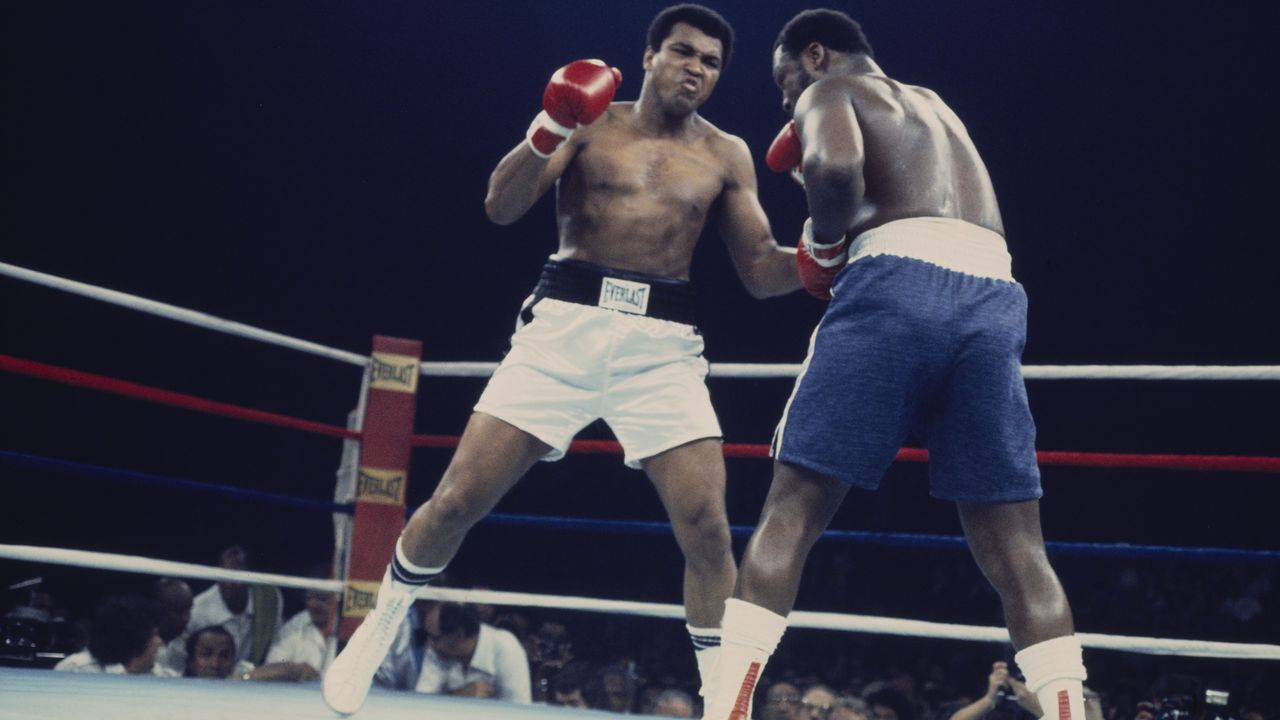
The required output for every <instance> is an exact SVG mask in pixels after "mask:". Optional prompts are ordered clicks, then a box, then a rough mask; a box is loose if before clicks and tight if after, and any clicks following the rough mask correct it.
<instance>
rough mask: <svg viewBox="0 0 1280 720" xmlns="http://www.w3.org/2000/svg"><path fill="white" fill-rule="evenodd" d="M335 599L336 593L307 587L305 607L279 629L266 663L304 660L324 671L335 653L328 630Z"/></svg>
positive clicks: (320, 672) (316, 668)
mask: <svg viewBox="0 0 1280 720" xmlns="http://www.w3.org/2000/svg"><path fill="white" fill-rule="evenodd" d="M334 601H335V598H334V594H333V593H330V592H325V591H323V590H308V591H307V593H306V596H305V602H306V609H304V610H302V611H301V612H299V613H298V614H296V615H294V616H293V617H291V618H289V621H288V622H286V623H285V624H284V625H283V626H281V627H280V630H279V631H277V632H276V639H275V642H273V643H272V644H271V650H270V651H269V652H268V653H267V662H268V663H282V662H294V663H305V664H307V665H309V666H310V667H311V668H312V669H314V670H315V671H316V673H318V674H322V673H323V672H324V670H325V668H326V667H328V665H329V661H330V660H331V659H332V658H333V656H334V654H335V647H334V638H333V637H332V634H331V633H330V630H329V625H330V620H331V618H332V617H333V605H334Z"/></svg>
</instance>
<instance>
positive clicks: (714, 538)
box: [671, 498, 731, 566]
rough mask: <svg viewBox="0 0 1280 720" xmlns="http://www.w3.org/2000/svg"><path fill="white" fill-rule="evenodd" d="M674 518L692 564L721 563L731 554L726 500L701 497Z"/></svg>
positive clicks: (683, 546)
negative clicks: (725, 507)
mask: <svg viewBox="0 0 1280 720" xmlns="http://www.w3.org/2000/svg"><path fill="white" fill-rule="evenodd" d="M671 522H672V525H673V527H674V528H675V532H676V537H677V538H678V539H679V540H680V546H681V549H682V550H683V551H684V554H685V557H686V559H687V560H688V562H689V563H690V564H692V565H697V566H718V565H721V564H723V563H724V561H725V559H726V558H728V557H730V552H731V551H730V537H729V521H728V518H727V517H726V516H725V510H724V506H723V504H721V503H719V502H716V501H714V500H712V499H710V498H707V499H702V500H699V501H698V502H695V503H691V504H689V505H688V506H687V507H685V508H683V509H682V510H681V511H680V512H679V513H678V514H677V515H675V516H674V517H672V518H671Z"/></svg>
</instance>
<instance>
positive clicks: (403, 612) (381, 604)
mask: <svg viewBox="0 0 1280 720" xmlns="http://www.w3.org/2000/svg"><path fill="white" fill-rule="evenodd" d="M412 606H413V591H412V590H411V589H408V588H405V587H404V586H403V585H398V584H396V583H392V582H391V569H390V568H388V569H387V574H386V575H384V576H383V577H382V586H381V587H379V588H378V600H377V603H376V604H375V605H374V608H373V610H371V611H370V612H369V614H368V615H366V616H365V618H364V621H363V622H362V623H360V627H358V628H356V631H355V632H354V633H352V635H351V639H350V640H349V641H347V646H346V647H345V648H343V649H342V652H341V653H338V657H336V658H334V660H333V664H331V665H330V666H329V668H328V670H326V671H325V674H324V682H323V683H322V685H321V689H322V692H323V694H324V702H325V704H326V705H328V706H329V709H331V710H333V711H334V712H336V713H338V714H340V715H350V714H352V713H354V712H355V711H357V710H359V709H360V706H361V705H364V699H365V698H366V697H368V696H369V686H370V685H372V684H373V675H374V673H376V672H377V671H378V666H380V665H381V664H382V660H383V659H384V658H385V657H386V656H387V651H388V650H390V649H391V643H392V642H393V641H394V640H395V637H396V631H397V630H398V629H399V627H400V624H401V623H402V622H404V619H405V616H407V615H408V614H409V608H410V607H412Z"/></svg>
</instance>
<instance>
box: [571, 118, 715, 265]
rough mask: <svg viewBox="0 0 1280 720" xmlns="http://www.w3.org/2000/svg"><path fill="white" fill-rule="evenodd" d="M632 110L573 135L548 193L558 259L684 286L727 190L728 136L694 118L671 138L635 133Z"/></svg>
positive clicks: (640, 132)
mask: <svg viewBox="0 0 1280 720" xmlns="http://www.w3.org/2000/svg"><path fill="white" fill-rule="evenodd" d="M634 107H635V106H634V103H614V104H613V105H612V106H610V108H609V110H608V111H607V112H606V113H605V114H604V115H603V116H601V117H600V118H599V119H598V120H596V121H595V122H594V123H592V124H591V125H590V126H588V127H587V128H585V129H583V130H581V131H580V132H581V133H582V137H581V139H580V140H579V138H578V137H577V136H575V138H574V139H575V141H579V142H580V145H579V147H578V148H577V152H576V154H575V155H574V156H573V159H572V160H571V161H570V163H569V165H568V167H567V168H566V169H565V172H564V174H563V175H561V176H560V180H559V183H558V185H557V193H556V218H557V223H558V225H559V235H560V249H559V254H560V255H561V256H562V257H569V258H574V259H578V260H585V261H588V262H593V263H598V264H600V265H607V266H609V267H614V268H619V269H623V270H632V271H636V272H642V273H648V274H650V275H658V276H662V277H670V278H679V279H688V278H689V266H690V264H691V263H692V260H693V249H694V246H695V245H696V244H697V242H698V237H699V236H700V235H701V234H702V229H703V226H704V225H705V224H706V220H707V214H708V213H709V212H711V210H712V207H713V206H714V204H715V202H716V200H717V199H718V198H719V197H720V195H721V193H723V192H724V190H725V188H726V184H727V183H729V182H732V180H731V178H730V174H729V171H728V167H727V164H726V161H725V156H726V154H727V147H728V144H729V143H730V142H731V141H730V139H729V136H727V135H725V134H723V133H721V132H720V131H719V130H717V129H716V128H715V127H714V126H713V125H711V123H708V122H707V121H706V120H703V119H702V118H701V117H700V116H695V117H694V118H692V122H691V123H690V124H689V126H688V127H686V128H685V129H684V130H683V131H682V132H681V133H680V135H679V136H677V137H668V136H655V135H654V134H652V133H650V132H645V131H643V130H642V129H641V128H639V127H638V126H637V123H636V116H635V113H634Z"/></svg>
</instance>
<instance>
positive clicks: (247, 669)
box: [182, 625, 320, 682]
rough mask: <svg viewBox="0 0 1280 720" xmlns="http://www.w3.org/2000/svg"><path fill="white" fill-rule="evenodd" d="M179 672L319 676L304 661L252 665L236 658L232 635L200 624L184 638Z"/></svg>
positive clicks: (302, 678) (234, 677)
mask: <svg viewBox="0 0 1280 720" xmlns="http://www.w3.org/2000/svg"><path fill="white" fill-rule="evenodd" d="M182 674H183V675H185V676H187V677H199V678H214V679H223V680H279V681H285V682H299V681H305V680H318V679H320V673H319V672H317V671H316V670H315V668H313V667H311V666H310V665H308V664H306V663H301V662H273V663H267V664H265V665H259V666H257V667H254V665H253V663H251V662H249V661H247V660H236V642H235V639H234V638H232V637H231V633H229V632H227V629H226V628H224V627H222V626H221V625H211V626H209V627H207V628H202V629H200V630H197V631H195V632H194V633H192V634H191V636H190V637H188V638H187V665H186V669H185V670H184V671H183V673H182Z"/></svg>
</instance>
